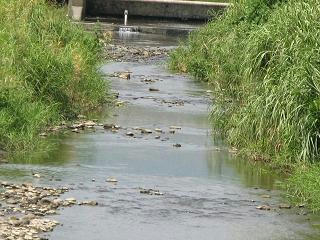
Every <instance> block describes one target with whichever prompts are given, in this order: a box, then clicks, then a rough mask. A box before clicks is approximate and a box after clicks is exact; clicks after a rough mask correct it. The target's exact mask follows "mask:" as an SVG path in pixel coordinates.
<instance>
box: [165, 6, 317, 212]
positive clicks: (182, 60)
mask: <svg viewBox="0 0 320 240" xmlns="http://www.w3.org/2000/svg"><path fill="white" fill-rule="evenodd" d="M318 3H319V1H317V0H273V1H270V0H238V1H233V3H232V4H233V5H232V7H230V9H229V10H228V11H227V12H226V13H225V14H224V15H223V16H221V17H220V18H218V20H216V21H213V22H210V23H209V24H208V25H207V26H205V27H203V28H201V29H200V30H199V31H197V32H195V33H194V34H192V35H191V36H190V38H189V40H188V42H187V44H186V45H182V46H181V47H180V48H179V49H178V50H177V51H175V52H174V53H173V54H172V55H171V62H170V65H171V68H172V69H175V70H179V71H184V72H189V73H191V74H192V75H194V76H195V77H196V78H198V79H201V80H203V81H207V82H209V83H210V84H211V85H212V86H213V88H214V90H215V94H214V96H215V100H214V103H213V112H212V114H211V117H212V119H213V127H214V128H216V129H217V130H220V131H222V132H223V133H224V135H225V136H226V139H227V140H228V142H229V143H230V144H232V145H233V146H236V147H237V148H239V149H242V151H243V152H245V153H248V154H250V156H253V157H254V158H255V159H256V160H260V159H263V160H265V161H269V162H271V163H272V164H273V165H275V166H277V167H281V168H285V169H295V168H296V167H297V166H299V168H300V166H304V167H302V168H306V167H307V166H308V165H309V164H310V163H315V162H318V161H319V144H320V142H319V140H320V138H319V137H320V123H319V120H320V98H319V93H320V62H319V59H320V55H319V54H320V51H319V49H320V22H319V16H320V5H319V4H318ZM315 169H316V168H315ZM315 171H316V170H314V172H315ZM295 172H296V174H294V175H293V176H295V181H292V182H291V183H292V184H293V183H295V184H293V185H292V184H291V185H290V189H294V188H296V189H297V188H301V187H302V186H303V185H301V184H300V186H299V184H297V181H296V179H301V180H302V179H303V178H297V176H298V175H299V174H300V176H301V173H302V171H300V173H299V171H295ZM304 173H305V172H304ZM318 173H319V171H318ZM318 175H319V174H313V176H314V177H315V178H318ZM292 179H293V178H292ZM294 185H295V187H294ZM309 189H312V188H309ZM300 192H301V194H300V196H301V195H305V194H306V193H305V192H304V191H300ZM317 196H319V197H320V194H318V195H317ZM308 199H309V200H310V201H312V199H313V197H311V198H308ZM309 200H308V201H309ZM319 206H320V203H319ZM313 207H314V206H313Z"/></svg>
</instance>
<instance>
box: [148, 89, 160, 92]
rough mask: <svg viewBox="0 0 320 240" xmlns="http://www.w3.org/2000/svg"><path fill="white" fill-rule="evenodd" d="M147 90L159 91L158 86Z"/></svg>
mask: <svg viewBox="0 0 320 240" xmlns="http://www.w3.org/2000/svg"><path fill="white" fill-rule="evenodd" d="M149 91H150V92H158V91H160V90H159V89H158V88H149Z"/></svg>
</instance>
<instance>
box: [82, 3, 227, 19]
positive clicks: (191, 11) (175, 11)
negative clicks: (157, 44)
mask: <svg viewBox="0 0 320 240" xmlns="http://www.w3.org/2000/svg"><path fill="white" fill-rule="evenodd" d="M227 6H228V4H226V3H208V2H193V1H176V0H87V10H86V15H87V16H91V17H98V16H123V12H124V10H126V9H127V10H128V11H129V17H130V16H145V17H159V18H179V19H208V18H209V17H210V14H209V12H210V10H213V11H216V12H217V11H221V10H224V9H225V8H226V7H227Z"/></svg>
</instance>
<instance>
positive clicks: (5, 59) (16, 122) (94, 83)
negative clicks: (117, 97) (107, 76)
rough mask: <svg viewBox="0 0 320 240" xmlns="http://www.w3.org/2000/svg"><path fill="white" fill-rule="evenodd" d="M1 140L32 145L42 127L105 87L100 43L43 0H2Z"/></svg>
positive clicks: (98, 99)
mask: <svg viewBox="0 0 320 240" xmlns="http://www.w3.org/2000/svg"><path fill="white" fill-rule="evenodd" d="M0 23H1V24H0V45H1V48H0V56H1V58H0V83H1V84H0V145H2V147H4V148H6V149H8V150H24V149H30V148H32V147H34V146H36V144H33V143H34V142H36V141H35V140H36V139H37V135H38V134H39V132H40V131H42V130H44V129H45V128H47V127H48V126H49V125H51V124H53V123H55V122H57V121H58V120H62V119H68V118H72V117H75V116H76V115H77V114H79V113H81V112H83V111H87V110H89V109H92V108H95V107H97V106H98V105H99V104H101V103H102V102H103V101H104V100H105V98H106V93H107V86H106V82H105V80H104V79H103V78H102V76H101V74H100V73H99V64H100V59H101V58H100V44H99V41H98V40H97V39H96V37H95V36H94V35H93V34H89V33H86V32H85V31H84V30H83V29H82V28H81V27H80V26H76V25H73V24H72V23H70V21H69V20H68V18H67V17H66V11H65V9H63V8H62V9H61V8H60V9H58V8H56V7H55V6H54V5H49V4H48V3H47V1H45V0H33V1H30V0H17V1H5V0H0Z"/></svg>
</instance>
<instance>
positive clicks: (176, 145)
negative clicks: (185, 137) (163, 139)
mask: <svg viewBox="0 0 320 240" xmlns="http://www.w3.org/2000/svg"><path fill="white" fill-rule="evenodd" d="M173 146H174V147H177V148H179V147H182V145H181V144H180V143H176V144H173Z"/></svg>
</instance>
